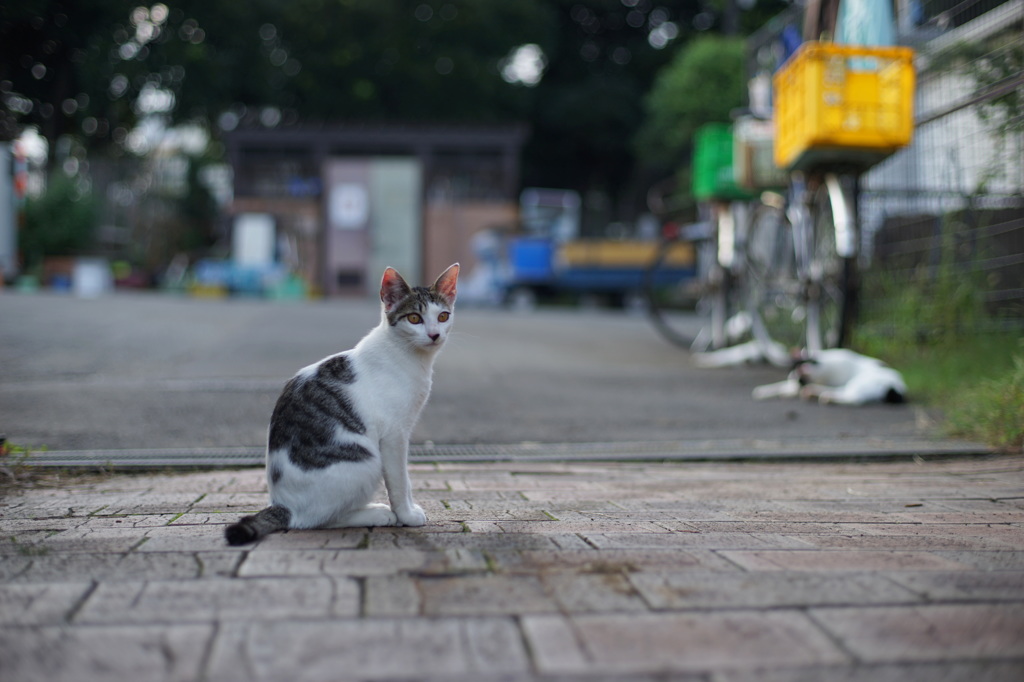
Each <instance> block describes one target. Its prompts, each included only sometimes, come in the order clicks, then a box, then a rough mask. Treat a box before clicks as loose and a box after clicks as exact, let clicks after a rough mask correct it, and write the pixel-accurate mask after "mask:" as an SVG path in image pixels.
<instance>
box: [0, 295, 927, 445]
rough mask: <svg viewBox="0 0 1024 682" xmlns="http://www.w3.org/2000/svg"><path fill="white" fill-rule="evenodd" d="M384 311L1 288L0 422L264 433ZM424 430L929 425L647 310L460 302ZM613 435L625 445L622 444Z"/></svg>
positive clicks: (197, 438) (710, 431) (632, 434)
mask: <svg viewBox="0 0 1024 682" xmlns="http://www.w3.org/2000/svg"><path fill="white" fill-rule="evenodd" d="M378 319H379V312H378V308H377V306H376V305H375V304H374V303H372V302H369V301H362V300H327V301H317V302H309V303H274V302H266V301H257V300H195V299H187V298H178V297H172V296H167V295H162V294H155V293H148V294H123V293H119V294H116V295H112V296H109V297H105V298H99V299H95V300H80V299H75V298H71V297H66V296H58V295H52V294H35V295H19V294H14V293H10V292H8V293H2V294H0V433H4V434H6V436H7V438H8V440H9V442H11V443H14V444H17V445H22V446H32V447H45V448H47V449H49V450H88V449H96V450H117V449H150V448H184V449H188V448H232V447H246V448H260V447H261V446H262V445H263V443H264V438H265V433H266V424H267V420H268V418H269V415H270V411H271V409H272V407H273V404H274V401H275V400H276V397H277V395H278V392H279V391H280V389H281V387H282V386H283V384H284V382H285V381H286V380H287V379H288V378H289V377H290V376H291V375H292V374H293V373H294V372H295V371H297V370H298V369H299V368H301V367H303V366H305V365H307V364H309V363H311V362H314V361H316V360H318V359H319V358H321V357H323V356H325V355H327V354H330V353H333V352H337V351H340V350H344V349H347V348H350V347H351V346H352V345H353V344H355V343H356V342H357V341H358V340H359V338H361V337H362V335H363V334H364V333H365V332H366V331H367V330H368V329H369V328H370V327H372V326H373V325H375V324H376V323H377V321H378ZM435 369H436V371H435V380H434V392H433V395H432V397H431V400H430V402H429V404H428V405H427V408H426V409H425V411H424V413H423V416H422V418H421V420H420V424H419V426H418V427H417V429H416V432H415V433H414V436H413V441H414V443H419V444H423V443H425V442H427V443H429V442H433V443H436V444H523V443H534V442H536V443H598V444H600V443H627V442H637V443H652V442H653V443H660V442H669V441H685V442H687V443H691V444H694V443H697V444H699V443H703V444H704V446H707V444H708V443H723V442H730V443H733V444H735V443H737V442H740V443H752V444H755V446H756V444H757V443H763V442H768V441H771V442H776V443H784V444H798V443H812V444H815V445H813V447H815V448H818V449H820V450H822V451H823V454H827V451H828V450H829V444H841V443H849V442H853V441H856V442H860V443H869V444H870V443H875V444H876V445H877V446H878V447H879V448H882V449H884V447H885V444H886V443H889V444H890V445H891V444H892V443H899V442H906V441H908V439H910V440H913V439H920V438H930V437H932V436H934V435H935V434H934V426H933V425H929V423H928V420H927V419H923V418H922V417H923V415H924V411H923V410H921V409H920V408H918V407H915V406H914V405H913V404H912V403H911V404H910V405H902V406H888V405H886V406H883V405H874V406H865V407H839V406H821V405H817V404H811V403H803V402H799V401H769V402H755V401H753V400H752V399H751V397H750V391H751V389H752V388H753V387H754V386H757V385H758V384H761V383H766V382H769V381H775V380H778V379H781V378H782V376H783V372H781V371H780V370H778V369H775V368H771V367H765V366H747V367H739V368H730V369H715V370H709V369H699V368H696V367H694V366H693V365H692V363H691V362H690V359H689V356H688V355H687V353H686V352H684V351H682V350H680V349H678V348H675V347H672V346H670V345H669V344H667V343H666V342H665V341H663V340H662V339H661V338H660V337H659V336H658V335H657V334H656V333H655V331H654V330H653V328H652V327H651V325H650V324H649V323H648V321H647V320H646V318H644V317H643V316H642V315H636V314H629V313H624V312H621V311H601V310H598V311H594V310H574V309H573V310H541V311H537V312H533V313H516V312H509V311H503V310H484V309H473V308H463V309H459V310H458V312H457V319H456V322H455V330H454V332H453V335H452V337H451V338H450V339H449V342H448V345H447V347H446V348H445V349H444V351H443V352H442V355H441V356H440V358H439V359H438V361H437V364H436V367H435ZM620 449H621V448H620Z"/></svg>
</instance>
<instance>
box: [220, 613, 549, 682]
mask: <svg viewBox="0 0 1024 682" xmlns="http://www.w3.org/2000/svg"><path fill="white" fill-rule="evenodd" d="M528 670H529V660H528V657H527V653H526V651H525V649H524V648H523V643H522V637H521V636H520V634H519V629H518V628H517V627H516V624H515V621H514V620H512V619H509V618H442V619H433V618H432V619H419V620H409V619H389V618H374V619H368V620H336V621H326V622H311V623H310V622H259V623H228V624H226V625H225V626H223V627H222V629H221V631H220V633H219V634H218V637H217V640H216V643H215V645H214V650H213V654H212V658H211V662H210V675H209V677H210V679H216V680H221V681H223V682H234V681H235V680H238V681H239V682H260V681H262V680H267V681H273V682H277V681H279V680H289V682H334V681H336V680H338V679H346V678H347V679H358V680H381V679H393V678H398V679H402V678H405V679H418V678H421V677H422V676H423V673H424V672H425V671H430V673H431V674H432V675H434V676H436V677H441V678H446V677H452V676H456V675H467V676H472V675H476V676H478V677H480V678H483V677H484V676H490V677H492V678H494V677H498V676H502V675H512V674H516V673H519V674H521V673H525V672H527V671H528Z"/></svg>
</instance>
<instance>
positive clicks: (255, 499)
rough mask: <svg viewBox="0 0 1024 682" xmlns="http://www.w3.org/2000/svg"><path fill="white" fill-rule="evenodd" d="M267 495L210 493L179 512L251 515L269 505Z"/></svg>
mask: <svg viewBox="0 0 1024 682" xmlns="http://www.w3.org/2000/svg"><path fill="white" fill-rule="evenodd" d="M269 503H270V502H269V500H268V498H267V494H266V493H245V492H234V493H210V494H208V495H204V496H203V497H202V498H201V499H199V500H193V501H192V502H191V503H190V504H189V505H188V506H187V507H184V508H182V509H179V511H189V512H191V513H193V514H196V513H202V512H215V513H218V514H219V513H236V514H251V513H253V512H257V511H259V510H260V509H263V508H264V507H266V506H267V505H268V504H269Z"/></svg>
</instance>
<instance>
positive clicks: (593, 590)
mask: <svg viewBox="0 0 1024 682" xmlns="http://www.w3.org/2000/svg"><path fill="white" fill-rule="evenodd" d="M541 581H542V583H543V585H544V588H545V592H546V593H547V594H550V595H551V598H552V599H553V600H554V601H555V603H556V604H557V605H558V606H559V607H560V608H561V610H562V611H563V612H567V613H606V612H612V613H628V612H641V611H647V610H648V607H647V604H646V603H645V602H644V600H643V598H641V596H640V592H638V591H637V589H636V588H635V587H634V586H633V584H632V583H631V582H630V579H629V575H628V573H626V572H625V571H619V570H616V569H615V567H614V566H609V567H607V568H606V569H605V571H604V572H601V571H593V572H590V573H577V572H572V571H558V572H553V573H546V574H545V575H543V576H542V578H541Z"/></svg>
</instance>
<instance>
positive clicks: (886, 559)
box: [721, 550, 970, 571]
mask: <svg viewBox="0 0 1024 682" xmlns="http://www.w3.org/2000/svg"><path fill="white" fill-rule="evenodd" d="M721 555H722V556H724V557H725V558H727V559H729V560H730V561H734V562H736V564H738V565H739V566H742V567H743V568H745V569H747V570H748V571H926V570H932V571H955V570H968V569H969V568H970V566H968V565H967V564H964V563H960V562H958V561H954V560H952V559H947V558H944V557H942V556H939V555H938V554H934V553H931V552H918V551H901V550H891V551H878V550H800V551H789V550H765V551H732V550H727V551H723V552H721Z"/></svg>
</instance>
